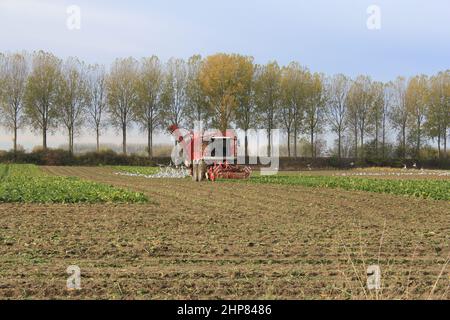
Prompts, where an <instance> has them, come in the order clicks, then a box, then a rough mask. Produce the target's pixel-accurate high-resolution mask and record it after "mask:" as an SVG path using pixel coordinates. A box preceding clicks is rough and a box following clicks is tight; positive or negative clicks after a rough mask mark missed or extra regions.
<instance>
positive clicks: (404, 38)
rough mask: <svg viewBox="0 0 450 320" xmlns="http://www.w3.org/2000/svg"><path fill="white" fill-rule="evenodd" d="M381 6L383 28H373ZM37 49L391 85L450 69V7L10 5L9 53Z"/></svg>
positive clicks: (97, 1) (401, 3) (57, 0)
mask: <svg viewBox="0 0 450 320" xmlns="http://www.w3.org/2000/svg"><path fill="white" fill-rule="evenodd" d="M373 4H375V5H378V6H379V7H380V9H381V30H376V31H374V30H368V29H367V26H366V21H367V19H368V16H369V15H368V14H367V12H366V10H367V8H368V7H369V6H370V5H373ZM69 5H78V6H79V7H80V8H81V30H74V31H70V30H68V29H67V27H66V19H67V16H68V15H67V13H66V9H67V7H68V6H69ZM37 49H43V50H47V51H51V52H53V53H55V54H57V55H59V56H60V57H62V58H64V57H67V56H70V55H74V56H78V57H80V58H82V59H84V60H86V61H87V62H91V63H93V62H98V63H104V64H109V63H110V62H111V61H112V60H113V59H114V58H116V57H124V56H134V57H136V58H140V57H142V56H149V55H152V54H156V55H158V56H159V57H160V58H161V59H163V60H167V59H168V58H170V57H172V56H175V57H180V58H187V57H189V56H190V55H192V54H195V53H200V54H202V55H208V54H212V53H216V52H236V53H241V54H246V55H252V56H254V57H255V60H256V62H258V63H265V62H267V61H268V60H273V59H276V60H277V61H278V62H279V63H280V64H287V63H289V62H290V61H293V60H295V61H299V62H300V63H301V64H303V65H306V66H308V67H309V68H311V69H312V70H313V71H319V72H324V73H326V74H333V73H338V72H342V73H345V74H347V75H350V76H356V75H357V74H361V73H363V74H369V75H371V76H372V77H374V78H375V79H377V80H383V81H387V80H391V79H393V78H395V77H396V76H397V75H405V76H410V75H413V74H417V73H426V74H433V73H435V72H437V71H439V70H444V69H448V68H449V67H450V63H449V60H450V1H448V0H377V1H376V0H340V1H339V0H315V1H303V0H277V1H275V0H247V1H244V0H240V1H238V0H227V1H225V0H223V1H214V0H190V1H182V0H164V1H163V0H158V1H156V0H153V1H133V0H129V1H111V0H109V1H107V0H90V1H87V0H83V1H80V0H78V1H77V0H71V1H66V0H54V1H51V0H35V1H33V0H0V52H5V51H17V50H29V51H32V50H37ZM6 138H7V139H8V140H7V141H8V142H7V143H8V144H9V143H10V142H9V137H7V136H3V135H2V136H1V138H0V147H2V146H3V145H4V143H3V142H6V141H4V140H5V139H6ZM136 139H138V136H137V135H136ZM139 139H140V137H139ZM63 141H64V136H62V137H61V142H63ZM139 141H140V140H139ZM55 143H56V144H57V143H58V142H55Z"/></svg>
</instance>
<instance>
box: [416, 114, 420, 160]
mask: <svg viewBox="0 0 450 320" xmlns="http://www.w3.org/2000/svg"><path fill="white" fill-rule="evenodd" d="M420 135H421V132H420V120H419V119H417V146H416V155H417V157H419V154H420Z"/></svg>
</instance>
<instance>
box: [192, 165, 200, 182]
mask: <svg viewBox="0 0 450 320" xmlns="http://www.w3.org/2000/svg"><path fill="white" fill-rule="evenodd" d="M198 167H199V166H198V164H195V163H194V164H192V181H198Z"/></svg>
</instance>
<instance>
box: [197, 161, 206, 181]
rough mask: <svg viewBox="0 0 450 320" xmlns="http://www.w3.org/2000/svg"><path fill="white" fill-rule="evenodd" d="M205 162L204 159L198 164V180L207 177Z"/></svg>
mask: <svg viewBox="0 0 450 320" xmlns="http://www.w3.org/2000/svg"><path fill="white" fill-rule="evenodd" d="M205 167H206V166H205V163H204V162H203V161H201V162H200V163H199V164H198V181H203V180H204V178H205V173H206V172H205V171H206V170H205Z"/></svg>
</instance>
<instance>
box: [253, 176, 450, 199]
mask: <svg viewBox="0 0 450 320" xmlns="http://www.w3.org/2000/svg"><path fill="white" fill-rule="evenodd" d="M250 182H251V183H269V184H283V185H300V186H306V187H326V188H340V189H344V190H360V191H369V192H377V193H389V194H395V195H408V196H415V197H420V198H426V199H434V200H447V201H449V200H450V180H394V179H367V178H350V177H329V176H303V175H297V176H258V177H253V178H251V179H250Z"/></svg>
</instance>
